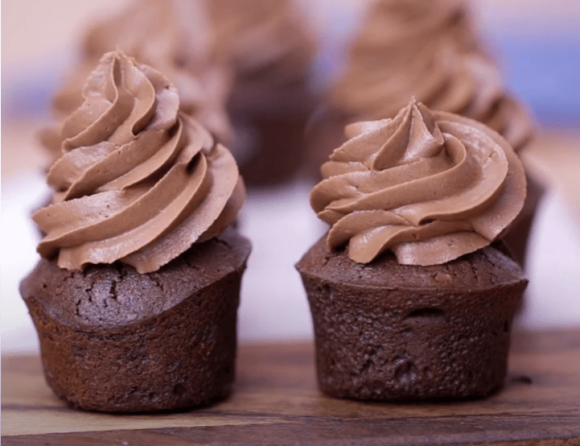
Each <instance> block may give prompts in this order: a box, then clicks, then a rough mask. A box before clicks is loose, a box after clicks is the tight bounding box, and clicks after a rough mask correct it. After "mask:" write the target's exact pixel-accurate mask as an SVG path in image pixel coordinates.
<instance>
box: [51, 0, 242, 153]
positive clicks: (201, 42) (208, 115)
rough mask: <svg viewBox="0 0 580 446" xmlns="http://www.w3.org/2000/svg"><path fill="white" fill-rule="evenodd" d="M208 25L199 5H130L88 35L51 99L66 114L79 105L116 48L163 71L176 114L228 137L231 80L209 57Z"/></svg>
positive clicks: (156, 1) (171, 1) (195, 0)
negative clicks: (174, 94) (174, 95)
mask: <svg viewBox="0 0 580 446" xmlns="http://www.w3.org/2000/svg"><path fill="white" fill-rule="evenodd" d="M209 39H210V37H209V24H208V17H207V12H206V10H205V5H204V3H203V0H134V1H133V3H132V4H130V5H129V7H128V8H127V9H125V10H124V11H122V12H121V13H120V14H119V15H117V16H115V17H111V18H110V19H108V20H106V21H103V22H101V23H98V24H97V25H96V26H94V27H92V28H91V29H89V30H88V31H87V33H86V34H85V37H84V41H83V44H82V47H81V53H82V59H81V62H80V64H79V65H78V66H77V67H75V70H74V71H73V72H72V73H71V75H70V76H69V78H68V80H67V81H66V82H65V84H64V85H63V87H62V88H61V90H60V91H59V92H58V93H57V94H56V96H55V98H54V107H55V109H56V111H57V112H59V113H61V114H69V113H71V112H72V111H74V110H75V109H76V108H78V107H79V106H80V105H81V104H82V102H83V97H82V94H81V92H82V88H83V85H84V82H85V80H86V78H87V77H88V75H89V74H90V72H91V71H92V70H93V68H94V67H95V65H96V64H97V63H98V61H99V60H100V58H101V57H102V55H103V54H104V53H106V52H108V51H114V50H115V49H116V48H120V49H121V50H123V51H124V52H125V53H126V54H128V55H130V56H131V57H134V58H135V59H137V60H138V61H139V62H140V63H145V64H148V65H150V66H152V67H155V68H156V69H158V70H159V71H161V72H163V73H164V74H165V75H166V76H167V77H168V78H169V79H170V81H171V82H172V83H173V84H174V85H175V86H176V87H177V90H178V91H179V95H180V104H181V109H182V110H183V111H185V112H186V113H188V114H191V115H192V116H194V117H195V118H196V119H198V120H199V121H200V122H202V123H203V125H204V126H206V127H207V128H208V129H209V130H210V131H212V133H214V134H216V135H217V136H218V138H219V139H220V141H222V142H224V141H228V140H229V138H230V132H231V129H230V126H229V121H228V119H227V115H226V113H225V110H224V104H225V100H226V97H227V95H228V94H229V89H230V83H231V78H230V77H231V75H230V74H229V72H228V71H227V70H226V69H225V67H224V66H223V65H219V64H217V63H215V61H214V60H213V59H211V56H210V48H209Z"/></svg>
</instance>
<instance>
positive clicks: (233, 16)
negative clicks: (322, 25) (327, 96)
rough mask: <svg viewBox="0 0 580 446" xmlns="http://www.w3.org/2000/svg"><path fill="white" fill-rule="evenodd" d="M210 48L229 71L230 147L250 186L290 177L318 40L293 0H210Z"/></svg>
mask: <svg viewBox="0 0 580 446" xmlns="http://www.w3.org/2000/svg"><path fill="white" fill-rule="evenodd" d="M208 9H209V13H210V17H211V24H212V26H211V29H212V51H214V52H215V54H216V56H217V58H218V59H220V60H223V61H226V63H227V64H228V65H229V66H230V67H231V68H232V70H233V73H234V82H233V87H232V92H231V95H230V96H229V98H228V102H227V110H228V113H229V114H230V116H231V119H232V121H233V123H234V127H235V132H236V138H235V142H234V143H233V145H232V151H233V153H234V154H235V156H236V157H237V159H238V162H239V163H240V166H241V171H242V173H243V175H244V178H246V181H247V183H248V184H249V185H258V186H259V185H262V186H264V185H271V184H277V183H281V182H285V181H287V180H289V179H292V178H293V177H294V176H295V175H296V173H297V172H298V170H299V169H300V167H301V165H302V161H303V154H304V142H303V134H304V128H305V126H306V123H307V121H308V118H309V117H310V114H311V112H312V110H313V109H314V105H315V98H314V95H313V94H312V92H311V86H310V83H309V71H310V67H311V65H312V63H313V60H314V56H315V53H316V51H317V37H316V34H315V32H314V30H313V29H312V28H311V27H310V26H309V24H308V21H307V19H306V18H305V12H304V10H303V9H302V8H299V5H298V4H297V3H296V2H294V1H292V0H278V1H272V0H242V1H240V0H210V1H209V2H208Z"/></svg>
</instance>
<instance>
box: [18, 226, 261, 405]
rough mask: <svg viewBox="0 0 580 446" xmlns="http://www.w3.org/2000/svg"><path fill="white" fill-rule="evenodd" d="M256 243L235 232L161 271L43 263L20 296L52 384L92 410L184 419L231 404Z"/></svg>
mask: <svg viewBox="0 0 580 446" xmlns="http://www.w3.org/2000/svg"><path fill="white" fill-rule="evenodd" d="M249 253H250V243H249V242H248V241H247V240H246V239H245V238H243V237H241V236H240V235H238V234H237V233H236V232H235V231H234V230H233V229H229V230H227V231H225V232H224V233H223V234H222V235H221V236H219V237H216V238H213V239H211V240H210V241H207V242H204V243H201V244H196V245H194V247H193V248H191V249H190V250H189V251H186V252H185V253H183V254H182V255H181V256H179V257H178V258H176V259H175V260H173V261H171V262H170V263H169V264H167V265H165V266H163V267H162V268H161V269H160V270H158V271H156V272H153V273H148V274H138V273H137V272H136V271H135V270H134V269H133V268H132V267H130V266H127V265H125V264H121V263H115V264H113V265H91V266H88V267H87V268H85V269H84V271H78V270H77V271H67V270H64V269H61V268H59V267H58V266H57V265H56V262H55V261H50V260H45V259H43V260H41V261H40V263H39V264H38V265H37V267H36V269H35V270H34V271H33V272H32V273H31V274H30V275H29V276H28V277H27V278H26V279H25V280H24V281H23V282H22V284H21V293H22V296H23V298H24V300H25V302H26V304H27V306H28V308H29V310H30V313H31V316H32V319H33V321H34V324H35V326H36V329H37V331H38V337H39V341H40V349H41V353H42V361H43V366H44V373H45V376H46V380H47V382H48V384H49V385H50V387H51V388H52V389H53V390H54V392H55V393H56V394H57V395H58V396H59V397H60V398H62V399H63V400H65V401H66V402H67V403H68V404H70V405H71V406H73V407H76V408H82V409H85V410H97V411H106V412H142V411H153V410H166V409H171V410H176V409H185V408H189V407H194V406H199V405H205V404H208V403H210V402H212V401H214V400H217V399H221V398H224V397H226V396H227V395H228V394H229V393H230V391H231V386H232V383H233V380H234V365H235V355H236V317H237V316H236V315H237V308H238V304H239V290H240V281H241V277H242V272H243V271H244V269H245V266H246V260H247V258H248V255H249Z"/></svg>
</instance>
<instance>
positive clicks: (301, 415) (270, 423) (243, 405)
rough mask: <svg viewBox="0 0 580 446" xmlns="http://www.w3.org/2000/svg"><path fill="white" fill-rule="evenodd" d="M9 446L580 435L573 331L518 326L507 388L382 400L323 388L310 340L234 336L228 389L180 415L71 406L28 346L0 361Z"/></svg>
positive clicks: (523, 439)
mask: <svg viewBox="0 0 580 446" xmlns="http://www.w3.org/2000/svg"><path fill="white" fill-rule="evenodd" d="M2 444H3V445H5V446H7V445H28V446H35V445H76V446H83V445H100V444H111V445H112V444H118V445H140V446H146V445H197V444H210V445H218V444H219V445H226V444H237V445H246V444H248V445H249V444H317V445H336V444H340V445H355V444H356V445H376V444H381V445H401V444H420V445H446V444H462V445H491V444H493V445H496V446H497V445H511V446H514V445H518V446H520V445H524V444H541V445H542V446H547V445H565V444H566V445H567V444H570V445H572V444H576V445H578V444H580V330H568V331H552V332H522V333H516V334H515V335H514V339H513V343H512V351H511V356H510V371H509V375H508V378H507V379H506V386H505V388H504V390H503V391H501V392H499V393H498V394H496V395H494V396H492V397H491V398H488V399H486V400H480V401H469V402H461V403H444V404H442V403H439V404H436V403H430V404H425V403H424V404H403V405H401V404H382V403H364V402H357V401H349V400H339V399H333V398H329V397H326V396H324V395H322V394H321V393H320V392H319V391H318V389H317V387H316V380H315V375H314V360H313V347H312V345H311V344H305V343H302V344H261V345H242V346H241V347H240V349H239V354H238V373H237V380H236V385H235V390H234V393H233V395H232V396H231V397H230V398H229V399H227V400H226V401H224V402H221V403H218V404H216V405H214V406H212V407H209V408H204V409H198V410H193V411H190V412H185V413H176V414H156V415H106V414H98V413H86V412H80V411H75V410H72V409H69V408H68V407H67V406H66V405H65V404H64V403H62V402H61V401H60V400H58V399H57V398H56V397H55V396H54V395H53V394H52V392H51V391H50V389H49V388H48V386H47V385H46V383H45V381H44V378H43V376H42V371H41V365H40V360H39V358H38V356H36V355H27V356H23V355H21V356H4V357H3V358H2Z"/></svg>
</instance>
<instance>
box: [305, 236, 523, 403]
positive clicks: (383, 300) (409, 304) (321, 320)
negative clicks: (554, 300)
mask: <svg viewBox="0 0 580 446" xmlns="http://www.w3.org/2000/svg"><path fill="white" fill-rule="evenodd" d="M297 269H298V271H299V272H300V274H301V275H302V280H303V282H304V286H305V288H306V292H307V294H308V299H309V303H310V308H311V311H312V317H313V322H314V331H315V337H316V364H317V373H318V382H319V386H320V388H321V390H322V391H323V392H324V393H326V394H328V395H331V396H335V397H342V398H355V399H364V400H390V401H397V400H404V401H413V400H431V399H441V398H445V399H449V398H453V399H461V398H477V397H484V396H487V395H490V394H491V393H493V392H495V391H497V390H498V389H500V388H501V387H502V384H503V380H504V378H505V375H506V368H507V355H508V350H509V342H510V330H511V325H512V319H513V316H514V314H515V312H516V309H517V308H518V305H519V303H520V300H521V298H522V294H523V292H524V290H525V288H526V285H527V280H526V279H525V278H524V277H523V275H522V272H521V269H520V268H519V266H518V265H517V264H516V263H515V262H514V261H513V260H511V259H510V258H509V257H508V256H507V255H505V254H503V253H502V252H501V251H500V250H498V249H495V248H493V247H487V248H484V249H482V250H479V251H477V252H475V253H472V254H468V255H465V256H463V257H461V258H459V259H457V260H454V261H452V262H449V263H447V264H444V265H435V266H425V267H421V268H417V267H413V266H405V265H400V264H399V263H397V261H396V259H395V257H394V255H393V254H392V253H390V252H386V253H384V254H383V255H382V256H381V257H380V258H379V259H377V260H376V261H374V262H372V263H371V264H367V265H363V264H358V263H355V262H353V261H352V260H350V259H349V258H348V255H347V254H346V252H345V250H342V251H331V250H330V249H329V248H328V247H327V246H326V244H325V241H324V238H323V239H321V240H319V241H318V243H316V244H315V245H314V246H313V247H312V248H311V249H310V250H309V251H308V252H307V253H306V255H305V256H304V257H303V258H302V260H301V261H300V262H299V263H298V265H297Z"/></svg>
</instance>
